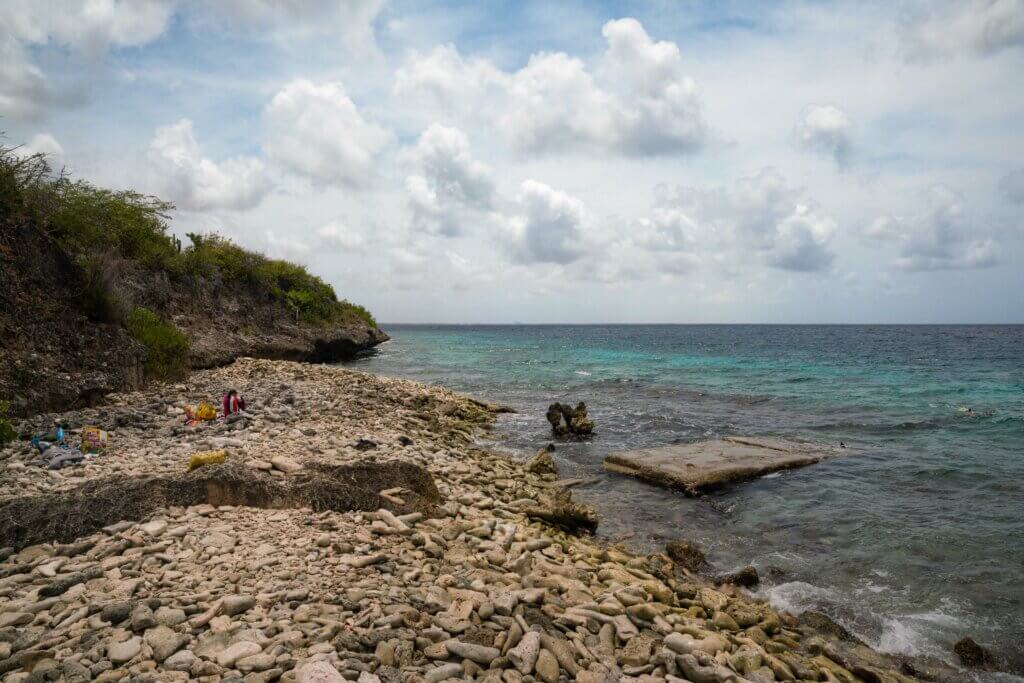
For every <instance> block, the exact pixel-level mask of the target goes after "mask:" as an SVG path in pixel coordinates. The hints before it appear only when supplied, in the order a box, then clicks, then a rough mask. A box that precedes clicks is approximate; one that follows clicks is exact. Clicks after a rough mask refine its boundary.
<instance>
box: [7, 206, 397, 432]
mask: <svg viewBox="0 0 1024 683" xmlns="http://www.w3.org/2000/svg"><path fill="white" fill-rule="evenodd" d="M108 268H109V269H110V270H111V271H112V272H111V273H110V275H112V276H113V278H114V279H115V281H116V286H117V289H118V292H119V294H120V296H121V297H123V299H124V302H125V305H127V306H145V307H147V308H149V309H151V310H153V311H155V312H157V313H159V314H160V316H161V317H163V318H165V319H166V320H168V321H171V322H173V323H174V324H175V325H176V326H177V327H178V328H179V329H180V330H181V331H182V332H184V334H185V335H186V336H187V337H188V339H189V342H190V350H189V354H188V365H189V366H190V367H192V368H207V367H214V366H218V365H224V364H226V363H229V362H231V361H232V360H234V359H235V358H238V357H242V356H253V357H258V358H270V359H281V360H296V361H312V362H332V361H339V360H345V359H349V358H352V357H353V356H355V355H356V354H358V353H360V352H362V351H366V350H368V349H371V348H373V347H374V346H376V345H377V344H380V343H381V342H383V341H385V340H387V338H388V337H387V335H386V334H385V333H384V332H382V331H381V330H380V329H378V328H377V327H376V326H375V325H373V324H371V323H369V322H366V321H362V320H358V319H357V320H348V321H346V322H344V323H307V322H300V321H297V320H296V315H295V314H294V313H293V312H291V311H289V310H288V308H287V307H286V306H285V304H283V303H282V302H280V301H278V300H275V299H273V298H270V297H268V296H266V295H265V294H261V293H260V292H258V291H256V290H251V289H247V288H246V287H244V286H237V285H227V284H224V283H222V282H219V281H217V280H205V281H202V282H199V281H194V280H188V279H187V278H186V279H185V280H178V279H172V278H170V277H168V275H167V273H166V272H163V271H161V270H159V269H150V268H146V267H144V266H142V265H141V264H139V263H138V262H136V261H132V260H126V259H122V260H119V261H112V262H110V263H109V264H108ZM85 278H86V275H85V274H84V273H83V272H82V269H81V268H80V267H79V266H78V265H77V264H76V261H75V258H74V257H73V255H71V254H69V253H67V252H66V251H65V249H63V248H62V247H61V246H60V245H59V244H58V243H56V242H55V241H54V240H53V239H51V238H50V237H49V236H48V235H47V234H46V233H45V232H43V231H41V230H39V229H38V228H36V227H35V226H34V225H32V224H31V223H28V222H8V223H6V224H0V400H9V401H10V403H11V412H12V413H13V414H16V415H19V414H20V415H25V414H29V413H36V412H44V411H45V412H52V411H58V410H63V409H66V408H71V407H81V406H84V405H91V404H94V403H97V402H99V401H101V400H102V398H103V396H104V395H105V394H107V393H110V392H112V391H124V390H130V389H139V388H141V387H142V386H143V385H144V384H145V382H146V374H145V372H144V370H143V366H144V362H145V359H146V354H147V350H146V349H145V347H143V346H142V344H140V343H139V342H138V341H136V340H135V339H134V338H133V337H132V335H131V334H129V332H128V331H127V330H126V329H125V327H124V325H123V324H120V323H116V322H114V323H105V322H97V321H95V320H93V319H90V318H89V317H88V316H87V315H86V314H85V313H84V312H83V310H82V306H81V296H80V295H81V291H82V288H83V287H84V286H85V281H84V280H85Z"/></svg>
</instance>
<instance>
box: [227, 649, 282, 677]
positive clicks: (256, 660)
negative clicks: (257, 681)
mask: <svg viewBox="0 0 1024 683" xmlns="http://www.w3.org/2000/svg"><path fill="white" fill-rule="evenodd" d="M275 661H276V657H274V655H269V654H264V653H262V652H261V653H260V654H258V655H250V656H248V657H242V658H241V659H239V660H238V661H237V662H235V668H236V669H238V670H239V671H246V672H248V671H266V670H267V669H270V668H272V667H273V666H274V662H275Z"/></svg>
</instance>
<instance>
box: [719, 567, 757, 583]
mask: <svg viewBox="0 0 1024 683" xmlns="http://www.w3.org/2000/svg"><path fill="white" fill-rule="evenodd" d="M718 582H719V583H731V584H732V585H734V586H740V587H741V588H751V587H752V586H756V585H757V584H759V583H761V577H760V576H758V575H757V570H756V569H754V568H753V567H744V568H743V569H741V570H739V571H738V572H735V573H733V574H725V575H723V576H720V577H719V578H718Z"/></svg>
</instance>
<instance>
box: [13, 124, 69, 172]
mask: <svg viewBox="0 0 1024 683" xmlns="http://www.w3.org/2000/svg"><path fill="white" fill-rule="evenodd" d="M15 153H16V154H17V155H18V156H20V157H30V156H32V155H34V154H42V155H44V156H45V157H46V160H47V162H49V164H50V167H51V168H53V169H55V170H58V171H59V170H60V169H61V167H63V166H64V162H65V159H64V147H63V146H61V144H60V143H59V142H57V138H55V137H53V136H52V135H50V134H49V133H38V134H36V135H33V136H32V139H31V140H29V141H28V142H26V143H25V144H24V145H21V146H20V147H18V148H17V150H15Z"/></svg>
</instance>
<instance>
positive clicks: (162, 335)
mask: <svg viewBox="0 0 1024 683" xmlns="http://www.w3.org/2000/svg"><path fill="white" fill-rule="evenodd" d="M127 328H128V331H129V332H130V333H131V335H132V336H133V337H135V339H136V340H138V341H139V342H140V343H141V344H142V345H143V346H144V347H146V361H145V369H146V374H147V375H148V376H150V377H155V378H157V379H163V380H168V379H176V378H178V377H181V376H182V375H184V374H185V372H186V370H188V348H189V343H188V337H186V336H185V335H184V334H183V333H182V332H181V330H179V329H178V328H177V327H175V326H174V324H173V323H170V322H167V321H165V320H162V319H161V318H160V316H158V315H157V314H156V313H154V312H153V311H151V310H149V309H148V308H136V309H134V310H132V312H131V313H130V314H129V315H128V322H127Z"/></svg>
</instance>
